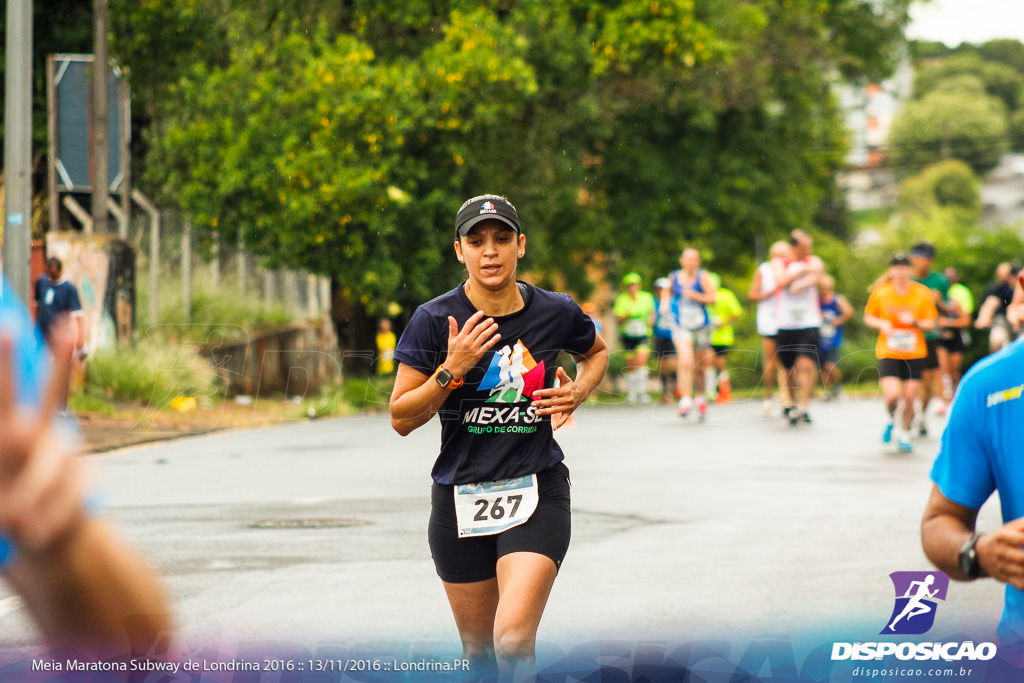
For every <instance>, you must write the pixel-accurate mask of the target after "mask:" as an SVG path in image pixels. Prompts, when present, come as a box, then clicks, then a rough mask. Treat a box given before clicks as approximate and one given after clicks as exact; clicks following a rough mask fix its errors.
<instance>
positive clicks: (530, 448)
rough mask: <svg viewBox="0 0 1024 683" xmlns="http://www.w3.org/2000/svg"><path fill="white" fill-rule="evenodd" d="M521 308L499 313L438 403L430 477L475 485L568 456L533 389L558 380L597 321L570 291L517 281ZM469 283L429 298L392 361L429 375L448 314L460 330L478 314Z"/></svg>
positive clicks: (437, 361)
mask: <svg viewBox="0 0 1024 683" xmlns="http://www.w3.org/2000/svg"><path fill="white" fill-rule="evenodd" d="M519 287H520V288H521V289H522V293H523V304H524V305H523V307H522V308H521V309H520V310H518V311H516V312H515V313H511V314H509V315H505V316H498V317H495V318H494V321H495V322H497V323H498V334H500V335H501V339H500V340H499V341H498V343H497V344H496V345H495V346H494V347H492V348H491V350H489V351H487V352H486V353H485V354H484V355H483V357H481V359H480V361H479V362H478V363H477V364H476V366H475V367H474V368H472V369H470V371H469V372H467V373H466V376H465V377H464V380H465V382H464V384H463V385H462V387H460V388H459V389H452V390H450V392H449V395H448V398H447V399H445V402H444V403H443V404H442V405H441V409H440V410H439V411H438V417H440V419H441V452H440V454H439V455H438V457H437V461H436V462H435V463H434V469H433V470H432V472H431V476H432V477H433V479H434V481H436V482H437V483H439V484H475V483H480V482H485V481H498V480H500V479H508V478H511V477H521V476H525V475H528V474H535V473H537V472H540V471H542V470H545V469H547V468H549V467H552V466H554V465H557V464H558V463H559V462H561V461H562V460H563V459H564V458H565V456H564V454H563V453H562V449H561V448H559V446H558V444H557V443H556V442H555V439H554V435H553V433H552V430H551V416H550V415H543V416H538V415H537V414H536V409H535V408H532V407H530V403H531V402H532V400H533V399H532V398H531V394H532V393H533V392H534V391H536V390H538V389H543V388H549V387H552V386H554V379H555V371H556V370H557V366H556V365H555V360H556V358H557V357H558V354H559V353H561V352H562V351H563V350H565V351H569V352H570V353H573V354H577V355H582V354H585V353H586V352H587V351H589V350H590V349H591V347H593V345H594V340H595V339H596V335H597V332H596V330H595V329H594V322H593V321H592V320H591V319H590V317H589V316H587V314H586V313H584V312H583V311H582V309H580V307H579V306H578V305H577V304H576V302H575V301H573V300H572V298H571V297H570V296H568V295H567V294H559V293H556V292H547V291H544V290H543V289H538V288H536V287H533V286H532V285H528V284H525V283H519ZM476 311H477V309H476V307H475V306H474V305H473V304H472V302H470V300H469V297H467V296H466V292H465V289H464V285H459V286H458V287H457V288H455V289H453V290H452V291H450V292H448V293H446V294H442V295H441V296H439V297H437V298H436V299H434V300H432V301H428V302H427V303H425V304H423V305H422V306H420V307H419V308H417V309H416V312H415V313H414V314H413V316H412V320H410V321H409V325H408V327H406V328H405V332H403V333H402V338H401V339H400V340H399V341H398V348H397V349H396V350H395V360H397V361H398V362H400V363H405V364H406V365H408V366H410V367H412V368H415V369H416V370H419V371H420V372H422V373H423V374H425V375H432V374H433V373H434V371H435V370H437V367H438V366H439V365H441V363H443V362H444V359H445V357H446V356H447V353H448V330H449V327H448V316H449V315H450V316H452V317H453V318H455V320H456V322H457V323H458V325H459V330H460V331H461V330H462V328H463V326H464V325H465V324H466V320H468V319H469V317H470V316H471V315H473V314H474V313H476Z"/></svg>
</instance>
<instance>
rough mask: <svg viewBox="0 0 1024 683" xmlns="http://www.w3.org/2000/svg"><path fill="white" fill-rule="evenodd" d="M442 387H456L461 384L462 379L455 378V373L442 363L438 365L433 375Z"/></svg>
mask: <svg viewBox="0 0 1024 683" xmlns="http://www.w3.org/2000/svg"><path fill="white" fill-rule="evenodd" d="M434 379H435V380H437V383H438V384H440V385H441V388H442V389H458V388H459V387H461V386H462V383H463V380H462V379H455V375H453V374H452V373H451V371H450V370H448V368H446V367H445V366H443V365H440V366H438V368H437V375H435V376H434Z"/></svg>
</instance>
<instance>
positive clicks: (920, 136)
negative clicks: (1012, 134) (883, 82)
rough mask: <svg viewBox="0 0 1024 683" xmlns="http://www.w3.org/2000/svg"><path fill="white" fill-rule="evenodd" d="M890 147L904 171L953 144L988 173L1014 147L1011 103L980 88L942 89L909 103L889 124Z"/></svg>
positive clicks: (955, 152)
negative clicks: (1008, 111) (1008, 110)
mask: <svg viewBox="0 0 1024 683" xmlns="http://www.w3.org/2000/svg"><path fill="white" fill-rule="evenodd" d="M969 82H971V81H969ZM889 147H890V151H889V154H890V158H891V161H892V163H893V164H894V165H895V167H896V170H897V172H899V173H901V174H902V175H904V176H906V175H909V174H912V173H915V172H917V171H919V170H921V169H922V168H924V167H925V166H927V165H928V164H931V163H934V162H936V161H939V160H941V159H942V158H943V155H944V153H945V152H946V151H947V150H948V153H949V155H950V156H951V157H952V158H955V159H961V160H963V161H964V162H966V163H967V164H968V165H970V167H971V168H972V169H974V171H975V172H976V173H979V174H981V173H985V172H987V171H989V170H991V169H992V168H995V166H996V164H997V163H999V158H1000V157H1001V156H1002V155H1003V154H1005V153H1006V151H1007V149H1008V148H1009V140H1008V137H1007V121H1006V109H1005V107H1004V105H1003V103H1002V102H1001V101H1000V100H998V99H996V98H995V97H992V96H990V95H985V94H984V93H981V92H979V91H976V90H971V89H967V90H962V89H961V90H949V89H938V90H935V91H933V92H931V93H930V94H928V95H926V96H925V97H924V98H923V99H921V100H917V101H912V102H909V103H907V106H906V108H905V109H904V110H903V112H901V113H900V115H899V116H898V117H897V118H896V120H895V121H894V122H893V124H892V128H891V129H890V130H889Z"/></svg>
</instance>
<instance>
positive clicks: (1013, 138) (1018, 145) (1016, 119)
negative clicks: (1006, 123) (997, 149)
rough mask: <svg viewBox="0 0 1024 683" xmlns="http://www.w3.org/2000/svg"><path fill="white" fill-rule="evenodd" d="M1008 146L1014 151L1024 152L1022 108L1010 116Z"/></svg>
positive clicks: (1023, 117) (1023, 114)
mask: <svg viewBox="0 0 1024 683" xmlns="http://www.w3.org/2000/svg"><path fill="white" fill-rule="evenodd" d="M1010 147H1011V148H1012V149H1013V151H1014V152H1024V109H1021V110H1019V111H1017V112H1016V113H1014V115H1013V116H1011V117H1010Z"/></svg>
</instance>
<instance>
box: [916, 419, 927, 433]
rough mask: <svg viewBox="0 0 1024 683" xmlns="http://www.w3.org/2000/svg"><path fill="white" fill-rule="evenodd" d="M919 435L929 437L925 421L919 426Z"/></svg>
mask: <svg viewBox="0 0 1024 683" xmlns="http://www.w3.org/2000/svg"><path fill="white" fill-rule="evenodd" d="M917 435H918V436H928V423H926V422H925V421H924V420H921V422H920V424H919V425H918V426H917Z"/></svg>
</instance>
